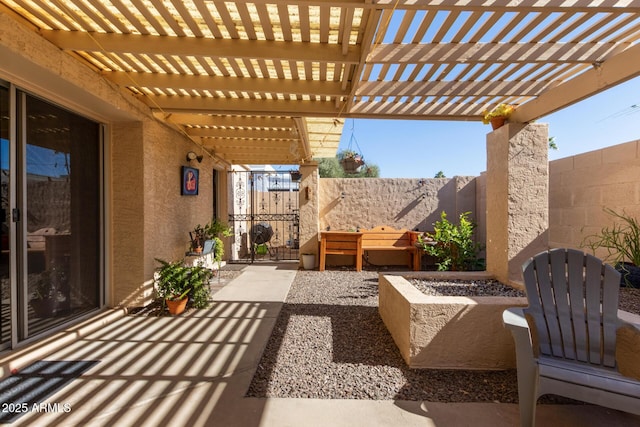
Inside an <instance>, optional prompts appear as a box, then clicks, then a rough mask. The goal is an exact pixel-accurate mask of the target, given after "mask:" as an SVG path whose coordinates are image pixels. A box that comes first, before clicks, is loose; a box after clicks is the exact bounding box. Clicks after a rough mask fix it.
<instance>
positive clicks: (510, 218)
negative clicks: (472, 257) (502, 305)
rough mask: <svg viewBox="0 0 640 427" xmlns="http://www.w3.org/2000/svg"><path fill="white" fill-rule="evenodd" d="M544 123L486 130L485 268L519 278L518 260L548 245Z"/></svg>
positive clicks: (499, 275) (509, 278)
mask: <svg viewBox="0 0 640 427" xmlns="http://www.w3.org/2000/svg"><path fill="white" fill-rule="evenodd" d="M548 139H549V138H548V126H547V125H546V124H543V123H533V124H521V123H509V124H507V125H505V126H503V127H501V128H499V129H497V130H495V131H493V132H491V133H490V134H488V135H487V189H486V192H487V194H486V196H487V250H486V254H487V271H488V272H490V273H492V274H493V275H495V277H496V278H497V279H498V280H500V281H502V282H504V283H508V282H509V281H521V280H522V274H521V266H522V264H523V262H524V261H525V260H526V259H527V258H529V257H531V256H533V255H535V254H536V253H538V252H540V251H543V250H546V249H547V248H548V241H549V238H548V229H549V162H548V150H549V148H548Z"/></svg>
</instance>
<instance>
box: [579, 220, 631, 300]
mask: <svg viewBox="0 0 640 427" xmlns="http://www.w3.org/2000/svg"><path fill="white" fill-rule="evenodd" d="M604 211H605V212H606V213H607V214H609V215H611V216H613V218H614V223H613V225H612V226H610V227H603V228H602V229H601V230H600V232H599V233H594V234H590V235H588V236H586V237H585V238H584V239H583V240H582V242H581V243H580V246H581V247H588V248H590V249H591V251H592V252H593V253H594V254H595V251H596V250H597V249H603V250H604V251H605V252H606V255H605V256H604V260H605V261H607V262H610V263H612V264H613V265H614V267H615V268H616V270H618V271H620V272H621V273H622V277H621V285H622V284H624V285H626V286H630V287H635V288H640V223H638V220H637V219H636V218H634V217H632V216H629V215H627V214H626V213H625V212H624V211H623V212H622V213H621V214H620V213H617V212H615V211H614V210H613V209H610V208H604ZM615 221H618V222H615Z"/></svg>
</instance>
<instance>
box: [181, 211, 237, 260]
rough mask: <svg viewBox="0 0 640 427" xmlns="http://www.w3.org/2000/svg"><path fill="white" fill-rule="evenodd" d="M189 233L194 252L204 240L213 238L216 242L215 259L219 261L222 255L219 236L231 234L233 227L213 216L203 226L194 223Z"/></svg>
mask: <svg viewBox="0 0 640 427" xmlns="http://www.w3.org/2000/svg"><path fill="white" fill-rule="evenodd" d="M189 235H190V236H191V247H192V249H194V252H195V248H196V247H198V246H199V247H200V248H202V247H204V242H205V240H215V242H216V244H215V247H214V249H213V253H214V258H215V260H216V261H217V262H218V263H219V262H220V261H222V257H223V256H224V242H223V241H222V239H221V237H230V236H233V229H232V228H231V227H229V226H227V225H226V224H225V223H224V222H222V221H220V220H219V219H217V218H213V219H212V220H211V221H209V222H208V223H207V224H205V225H204V226H202V225H200V224H198V225H196V227H195V228H194V229H193V231H191V232H190V233H189Z"/></svg>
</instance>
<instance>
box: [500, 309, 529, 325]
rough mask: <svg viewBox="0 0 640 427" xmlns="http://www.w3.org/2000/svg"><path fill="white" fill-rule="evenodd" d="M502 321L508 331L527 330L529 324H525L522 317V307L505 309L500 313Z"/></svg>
mask: <svg viewBox="0 0 640 427" xmlns="http://www.w3.org/2000/svg"><path fill="white" fill-rule="evenodd" d="M502 321H503V322H504V324H505V326H507V327H508V328H510V329H513V328H525V329H527V330H528V329H529V324H528V323H527V318H526V317H525V316H524V310H523V309H522V307H511V308H507V309H506V310H505V311H504V312H503V313H502Z"/></svg>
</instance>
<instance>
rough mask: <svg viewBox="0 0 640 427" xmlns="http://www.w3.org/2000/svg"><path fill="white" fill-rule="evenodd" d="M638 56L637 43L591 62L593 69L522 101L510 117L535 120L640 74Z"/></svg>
mask: <svg viewBox="0 0 640 427" xmlns="http://www.w3.org/2000/svg"><path fill="white" fill-rule="evenodd" d="M638 58H640V44H637V45H635V46H633V47H631V48H629V49H627V50H625V51H624V52H622V53H620V54H618V55H616V56H614V57H612V58H611V59H609V60H608V61H605V62H603V63H601V64H600V63H599V64H594V67H593V69H591V70H589V71H586V72H584V73H582V74H580V75H578V76H576V77H574V78H573V79H571V80H569V81H567V82H565V83H563V84H561V85H558V86H556V87H554V88H553V89H549V90H548V91H546V92H544V93H542V94H540V95H539V96H538V97H537V98H535V99H533V100H531V101H529V102H527V103H526V104H523V105H522V106H521V107H519V108H517V109H516V110H515V112H514V114H513V116H512V120H513V121H516V122H521V123H527V122H530V121H533V120H536V119H538V118H540V117H542V116H545V115H547V114H550V113H552V112H555V111H558V110H560V109H562V108H565V107H567V106H569V105H572V104H575V103H576V102H579V101H581V100H583V99H586V98H588V97H590V96H592V95H594V94H596V93H599V92H602V91H604V90H607V89H609V88H611V87H613V86H616V85H618V84H620V83H623V82H625V81H627V80H630V79H632V78H634V77H637V76H640V67H638Z"/></svg>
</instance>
